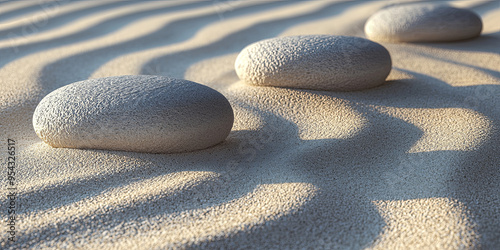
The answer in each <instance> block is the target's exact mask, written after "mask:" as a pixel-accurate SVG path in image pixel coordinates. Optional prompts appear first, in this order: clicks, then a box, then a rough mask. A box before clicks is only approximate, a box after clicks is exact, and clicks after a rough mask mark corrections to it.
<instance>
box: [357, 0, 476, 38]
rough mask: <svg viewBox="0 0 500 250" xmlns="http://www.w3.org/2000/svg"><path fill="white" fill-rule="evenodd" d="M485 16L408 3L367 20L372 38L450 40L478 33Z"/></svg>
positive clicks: (470, 36)
mask: <svg viewBox="0 0 500 250" xmlns="http://www.w3.org/2000/svg"><path fill="white" fill-rule="evenodd" d="M482 27H483V25H482V22H481V18H480V17H479V16H478V15H476V14H475V13H474V12H472V11H469V10H466V9H458V8H453V7H450V6H447V5H439V4H429V3H421V4H407V5H401V6H393V7H388V8H385V9H382V10H380V11H378V12H376V13H375V14H373V16H371V17H370V18H369V19H368V21H367V22H366V24H365V33H366V36H367V37H368V38H369V39H372V40H375V41H384V42H449V41H458V40H463V39H469V38H473V37H477V36H479V35H480V34H481V30H482Z"/></svg>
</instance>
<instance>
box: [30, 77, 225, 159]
mask: <svg viewBox="0 0 500 250" xmlns="http://www.w3.org/2000/svg"><path fill="white" fill-rule="evenodd" d="M233 120H234V116H233V110H232V108H231V105H230V103H229V102H228V100H227V99H226V98H225V97H224V96H223V95H222V94H221V93H219V92H217V91H216V90H214V89H211V88H209V87H207V86H204V85H201V84H198V83H195V82H191V81H187V80H180V79H174V78H169V77H164V76H145V75H135V76H113V77H105V78H100V79H90V80H85V81H80V82H75V83H72V84H69V85H66V86H64V87H61V88H59V89H57V90H55V91H53V92H51V93H50V94H48V95H47V96H45V97H44V98H43V99H42V101H41V102H40V103H39V104H38V106H37V107H36V110H35V112H34V114H33V127H34V129H35V132H36V133H37V135H38V136H39V137H40V138H41V139H42V140H43V141H44V142H46V143H47V144H49V145H51V146H53V147H64V148H86V149H106V150H124V151H135V152H146V153H177V152H187V151H193V150H199V149H204V148H207V147H210V146H213V145H216V144H218V143H220V142H222V141H224V140H225V138H226V137H227V136H228V134H229V132H230V131H231V128H232V126H233Z"/></svg>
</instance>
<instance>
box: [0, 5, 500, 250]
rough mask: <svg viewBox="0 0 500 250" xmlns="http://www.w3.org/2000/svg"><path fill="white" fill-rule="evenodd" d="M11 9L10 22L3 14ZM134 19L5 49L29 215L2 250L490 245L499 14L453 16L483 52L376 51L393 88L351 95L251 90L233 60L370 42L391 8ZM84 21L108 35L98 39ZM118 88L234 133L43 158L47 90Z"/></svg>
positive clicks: (21, 196)
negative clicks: (477, 29)
mask: <svg viewBox="0 0 500 250" xmlns="http://www.w3.org/2000/svg"><path fill="white" fill-rule="evenodd" d="M11 4H14V5H20V3H18V2H16V1H12V2H5V3H1V4H0V6H2V7H0V9H3V6H10V5H11ZM24 4H27V5H33V4H31V3H27V2H24ZM71 4H73V3H72V2H69V3H68V5H71ZM135 4H137V5H136V6H141V7H140V8H139V7H138V9H137V13H139V12H141V11H145V12H144V13H142V14H137V15H131V14H132V13H134V10H133V8H130V6H122V7H117V8H116V9H107V10H103V11H105V12H107V13H109V17H107V18H109V19H106V18H105V15H104V14H103V13H99V11H98V10H96V12H95V13H92V12H82V13H84V14H82V15H79V16H78V15H75V17H76V16H78V18H79V19H78V20H75V19H72V18H71V17H67V19H63V20H65V22H64V23H61V22H60V21H61V19H59V20H58V19H57V18H56V17H57V15H54V16H53V17H49V18H48V20H47V21H48V22H47V24H46V25H47V26H46V28H44V30H41V31H40V32H39V33H36V34H33V35H30V36H26V37H20V38H19V41H21V40H22V43H23V44H25V45H23V46H26V47H21V46H19V51H18V52H17V53H16V52H15V51H14V50H12V48H11V47H9V46H10V45H9V44H10V40H9V39H7V40H3V41H4V42H5V43H2V45H1V46H2V49H4V50H3V51H2V54H0V64H1V65H2V67H1V68H0V91H1V92H0V93H1V94H0V109H1V110H2V113H1V114H0V121H1V122H2V124H1V125H2V127H1V128H2V130H1V131H0V135H1V138H2V139H1V140H2V141H6V139H7V138H12V139H15V140H16V142H17V147H16V150H17V154H18V155H19V157H18V158H16V160H17V163H18V165H19V168H17V169H16V171H17V174H18V176H19V183H18V198H17V202H18V203H19V204H22V206H23V209H22V210H19V214H20V217H19V220H18V221H17V223H18V225H19V228H18V231H17V235H18V236H19V239H18V242H17V243H16V244H18V245H16V246H14V245H11V248H18V247H22V246H26V247H28V246H31V247H42V248H43V247H45V248H54V247H70V248H75V247H86V246H92V247H134V246H135V247H141V246H144V248H148V247H168V246H172V247H175V246H178V247H189V246H191V247H197V246H206V247H213V248H218V247H222V246H223V247H226V248H234V247H236V246H241V247H262V248H269V247H274V248H287V247H288V248H307V247H310V248H354V249H360V248H391V247H398V248H418V247H432V246H442V247H443V248H451V249H457V248H472V247H473V246H476V247H477V246H482V247H483V248H493V247H494V246H496V245H498V244H500V243H499V242H498V239H499V238H500V237H498V230H497V229H498V227H499V225H500V221H499V220H498V218H497V217H496V216H494V215H496V214H498V213H499V212H500V211H498V208H499V207H500V199H499V197H498V193H500V192H499V191H500V187H499V186H498V181H497V180H498V179H499V178H500V173H499V170H498V165H500V164H499V163H500V160H499V158H498V154H497V152H496V151H495V149H496V148H498V146H499V145H500V141H499V140H498V138H500V136H499V132H498V131H499V130H498V127H499V125H500V114H499V113H498V108H497V107H498V94H497V93H498V91H499V89H498V88H499V86H498V85H500V75H499V73H498V72H499V71H500V69H499V67H498V65H500V57H499V56H498V54H499V53H500V51H499V48H498V46H497V44H498V41H499V39H500V37H499V35H498V31H500V30H499V29H498V25H497V24H498V23H499V22H500V20H499V19H498V17H499V16H500V15H499V14H500V8H498V5H497V4H496V3H495V2H491V1H482V2H478V1H460V2H457V4H459V5H460V7H462V8H470V9H471V10H472V11H474V12H476V13H478V14H479V15H480V16H481V17H482V19H483V25H484V29H483V34H482V35H481V36H480V37H479V38H476V39H473V40H468V41H463V42H456V43H440V44H385V43H383V44H382V45H383V46H384V47H386V48H387V49H388V50H389V52H390V53H391V57H392V59H393V70H392V71H391V74H390V75H389V76H388V79H387V83H386V84H384V85H383V86H381V87H377V88H374V89H370V90H366V91H359V92H350V93H336V92H326V91H310V90H301V89H279V88H269V87H266V88H264V87H254V86H248V85H246V84H242V83H241V82H239V79H238V77H237V75H236V73H235V71H234V60H235V59H236V56H237V54H238V52H239V51H241V49H243V48H244V47H245V46H247V45H248V44H251V43H253V42H255V41H259V40H262V39H267V38H272V37H276V36H285V35H287V36H288V35H309V34H328V35H349V36H353V35H354V36H360V37H363V36H364V33H363V29H362V27H363V23H362V22H361V21H362V20H363V19H364V20H366V19H368V18H369V16H370V15H372V14H373V13H375V12H376V11H377V10H379V8H380V7H382V5H384V4H387V3H380V2H376V3H373V2H366V1H359V2H344V1H339V2H334V1H332V2H328V1H313V2H273V3H268V2H265V3H264V2H249V3H247V2H244V3H241V4H239V3H238V2H236V4H234V3H229V2H228V3H224V2H216V3H215V4H214V3H212V2H210V3H203V2H200V3H186V4H181V5H182V6H184V7H182V9H176V8H181V7H180V6H179V7H175V6H164V7H165V9H163V10H162V11H165V12H168V11H171V12H168V13H170V14H165V15H161V11H158V12H152V11H153V10H152V9H151V8H150V7H152V5H153V4H152V3H149V4H151V5H148V6H146V4H145V5H143V4H140V3H134V5H135ZM157 4H159V5H160V3H157ZM452 4H454V3H453V2H452ZM12 8H14V7H12ZM15 8H18V7H17V6H16V7H15ZM67 8H69V7H67ZM75 9H78V8H75ZM355 10H359V12H356V11H355ZM31 11H32V10H30V9H29V8H28V9H26V13H31ZM62 13H63V12H61V14H62ZM148 13H152V14H153V15H152V16H148V15H147V14H148ZM345 13H356V15H347V14H345ZM19 14H22V13H19ZM38 14H40V15H41V14H43V12H42V11H41V10H38ZM101 14H102V16H99V15H101ZM344 14H345V15H344ZM84 20H92V22H94V23H95V24H99V23H100V22H105V21H104V20H110V22H108V23H106V26H105V27H106V29H104V30H100V29H99V28H97V27H98V26H96V27H95V28H92V27H89V28H90V29H87V28H84V26H82V24H85V22H84ZM112 20H114V21H112ZM329 21H330V22H331V21H338V22H333V23H331V27H325V25H324V24H327V23H329ZM339 23H341V24H342V27H337V25H336V24H339ZM72 30H73V31H77V32H78V33H77V34H72V33H71V31H72ZM59 31H61V33H59V34H60V35H61V37H59V38H56V39H53V40H50V41H49V40H47V41H46V42H41V41H43V40H44V39H47V38H50V36H46V37H44V36H45V35H46V34H47V33H48V32H53V33H52V34H57V33H58V32H59ZM66 35H71V36H69V37H66V38H64V36H66ZM31 39H33V40H31ZM38 39H39V40H38ZM13 42H15V41H13ZM127 74H155V75H168V76H172V77H176V78H186V79H188V80H192V81H196V82H200V83H203V84H206V85H208V86H209V87H212V88H214V89H216V90H218V91H220V92H221V93H222V94H224V95H225V96H226V97H227V98H228V100H229V101H230V103H231V105H232V106H233V108H234V112H235V126H234V128H233V131H232V132H231V133H230V135H229V137H228V139H227V140H226V141H225V142H224V143H223V144H221V145H218V146H216V147H213V148H210V149H207V150H201V151H198V152H192V153H188V154H174V155H154V154H153V155H152V154H142V153H131V152H119V151H106V150H75V149H54V148H51V147H50V146H48V145H46V144H44V143H43V142H41V141H40V139H39V138H38V137H37V135H36V134H35V132H34V131H33V129H32V126H31V118H32V115H33V111H34V109H35V107H36V105H37V104H38V102H39V101H40V100H41V99H42V97H43V96H44V95H46V94H48V93H49V92H51V91H52V90H54V89H56V88H58V87H60V86H62V85H65V84H68V83H71V82H75V81H78V80H85V79H88V78H93V77H105V76H113V75H127ZM290 100H292V101H293V102H290ZM5 121H8V122H5ZM2 192H6V190H5V189H2ZM2 197H6V194H5V193H3V196H2ZM4 199H6V198H4ZM2 204H6V201H5V200H4V201H3V202H2ZM416 237H417V238H418V240H417V238H416ZM1 244H2V248H7V249H8V248H10V247H9V245H8V242H5V241H3V239H2V242H1ZM144 244H147V245H144Z"/></svg>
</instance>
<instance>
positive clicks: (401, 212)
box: [370, 198, 479, 249]
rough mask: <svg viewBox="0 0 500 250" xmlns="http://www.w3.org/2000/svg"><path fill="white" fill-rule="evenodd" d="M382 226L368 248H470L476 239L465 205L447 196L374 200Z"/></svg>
mask: <svg viewBox="0 0 500 250" xmlns="http://www.w3.org/2000/svg"><path fill="white" fill-rule="evenodd" d="M373 204H374V205H375V206H376V207H377V209H378V210H379V213H380V215H381V216H382V217H383V218H384V220H385V222H386V226H385V227H384V230H383V232H382V233H381V234H380V235H379V237H378V239H377V240H376V241H375V243H374V245H373V246H372V247H370V248H371V249H428V248H436V249H474V247H475V246H477V244H478V242H479V235H478V233H477V228H476V225H475V224H474V222H473V218H472V215H471V214H470V212H469V211H468V209H467V207H466V206H465V205H464V204H462V203H460V202H459V201H457V200H454V199H450V198H425V199H413V200H401V201H390V200H389V201H386V200H381V201H374V202H373Z"/></svg>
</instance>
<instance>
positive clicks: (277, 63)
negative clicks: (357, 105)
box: [235, 35, 391, 91]
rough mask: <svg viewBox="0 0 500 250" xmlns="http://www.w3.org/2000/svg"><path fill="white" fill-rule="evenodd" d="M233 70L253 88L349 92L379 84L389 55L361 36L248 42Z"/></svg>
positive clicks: (385, 75) (314, 36)
mask: <svg viewBox="0 0 500 250" xmlns="http://www.w3.org/2000/svg"><path fill="white" fill-rule="evenodd" d="M235 69H236V74H237V75H238V77H239V78H240V79H241V80H243V81H244V82H246V83H248V84H253V85H261V86H275V87H290V88H303V89H314V90H331V91H353V90H362V89H368V88H372V87H375V86H378V85H381V84H383V83H384V82H385V79H386V77H387V75H389V72H390V71H391V56H390V54H389V52H388V51H387V50H386V49H385V48H384V47H383V46H382V45H380V44H378V43H375V42H372V41H369V40H366V39H364V38H360V37H350V36H329V35H307V36H289V37H278V38H273V39H268V40H263V41H260V42H256V43H253V44H250V45H249V46H247V47H246V48H244V49H243V50H242V51H241V52H240V54H239V55H238V57H237V59H236V62H235Z"/></svg>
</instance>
